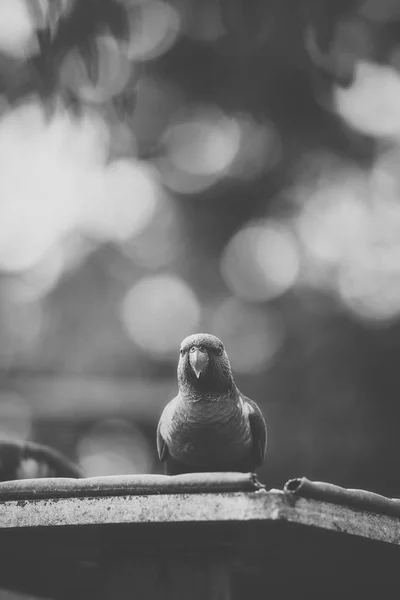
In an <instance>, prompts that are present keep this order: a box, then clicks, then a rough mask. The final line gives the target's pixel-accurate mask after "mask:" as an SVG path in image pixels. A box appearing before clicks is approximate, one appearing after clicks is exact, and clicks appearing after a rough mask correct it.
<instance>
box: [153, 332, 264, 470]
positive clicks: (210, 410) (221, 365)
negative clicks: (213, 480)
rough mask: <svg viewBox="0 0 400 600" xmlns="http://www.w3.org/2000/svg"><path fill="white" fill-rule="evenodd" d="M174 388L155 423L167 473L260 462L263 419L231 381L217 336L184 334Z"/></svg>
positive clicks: (253, 466)
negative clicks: (176, 383) (176, 382)
mask: <svg viewBox="0 0 400 600" xmlns="http://www.w3.org/2000/svg"><path fill="white" fill-rule="evenodd" d="M178 388H179V391H178V395H177V396H176V397H175V398H174V399H173V400H171V402H169V404H167V406H166V407H165V409H164V411H163V413H162V415H161V418H160V421H159V423H158V428H157V449H158V455H159V457H160V460H161V461H162V462H163V463H164V471H165V473H166V474H167V475H175V474H179V473H191V472H213V471H241V472H249V471H254V470H255V469H256V467H259V466H260V465H261V464H262V462H263V460H264V457H265V451H266V444H267V427H266V424H265V420H264V417H263V415H262V413H261V410H260V409H259V407H258V406H257V404H256V403H255V402H254V401H253V400H250V398H247V397H246V396H244V395H243V394H242V393H241V392H240V390H239V389H238V388H237V386H236V385H235V382H234V380H233V376H232V371H231V366H230V363H229V358H228V355H227V353H226V351H225V348H224V345H223V344H222V342H221V340H219V339H218V338H217V337H215V336H213V335H210V334H208V333H196V334H194V335H190V336H189V337H187V338H185V339H184V340H183V342H182V344H181V349H180V358H179V363H178Z"/></svg>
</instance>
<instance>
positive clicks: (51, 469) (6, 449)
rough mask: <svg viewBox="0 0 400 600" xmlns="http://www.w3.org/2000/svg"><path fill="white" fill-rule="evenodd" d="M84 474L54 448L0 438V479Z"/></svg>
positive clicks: (76, 476)
mask: <svg viewBox="0 0 400 600" xmlns="http://www.w3.org/2000/svg"><path fill="white" fill-rule="evenodd" d="M82 476H83V475H82V473H81V472H80V470H79V468H78V467H77V466H76V465H74V464H73V463H72V462H70V461H69V460H68V459H67V458H66V457H65V456H63V455H62V454H61V453H60V452H58V451H57V450H54V449H53V448H50V447H48V446H45V445H42V444H37V443H35V442H23V441H17V440H0V481H12V480H15V479H40V478H42V477H71V478H74V479H78V478H81V477H82Z"/></svg>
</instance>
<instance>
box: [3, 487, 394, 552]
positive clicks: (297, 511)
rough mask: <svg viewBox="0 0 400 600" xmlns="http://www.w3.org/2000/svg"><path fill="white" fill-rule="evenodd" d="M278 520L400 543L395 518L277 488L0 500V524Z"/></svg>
mask: <svg viewBox="0 0 400 600" xmlns="http://www.w3.org/2000/svg"><path fill="white" fill-rule="evenodd" d="M279 520H281V521H284V522H285V521H286V522H288V523H297V524H300V525H304V526H308V527H314V528H320V529H325V530H331V531H336V532H340V533H344V534H350V535H355V536H359V537H364V538H368V539H372V540H377V541H382V542H387V543H390V544H396V545H400V519H398V518H397V517H391V516H387V515H379V514H375V513H370V512H367V511H360V510H354V509H352V508H348V507H344V506H340V505H335V504H330V503H327V502H321V501H317V500H312V499H306V498H294V497H293V496H292V495H288V494H285V493H283V492H278V491H274V492H264V491H260V492H234V493H224V494H215V493H213V494H181V495H177V494H166V495H158V496H154V495H152V496H103V497H98V498H97V497H94V498H55V499H42V500H40V499H37V500H14V501H5V502H0V529H2V528H3V529H10V528H11V529H12V528H34V527H58V526H92V525H96V526H99V525H110V524H115V525H116V524H137V523H185V522H187V523H196V522H200V523H201V522H221V523H223V522H229V521H231V522H234V521H236V522H244V521H247V522H249V521H264V522H267V521H279Z"/></svg>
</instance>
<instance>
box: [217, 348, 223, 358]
mask: <svg viewBox="0 0 400 600" xmlns="http://www.w3.org/2000/svg"><path fill="white" fill-rule="evenodd" d="M223 351H224V347H223V346H219V347H218V348H217V354H218V356H221V354H222V353H223Z"/></svg>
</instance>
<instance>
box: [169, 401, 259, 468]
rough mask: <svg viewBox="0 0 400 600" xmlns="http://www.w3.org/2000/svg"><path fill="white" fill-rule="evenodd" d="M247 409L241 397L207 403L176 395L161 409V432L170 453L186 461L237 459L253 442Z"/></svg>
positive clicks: (221, 461)
mask: <svg viewBox="0 0 400 600" xmlns="http://www.w3.org/2000/svg"><path fill="white" fill-rule="evenodd" d="M249 410H251V407H248V406H247V403H245V402H243V399H242V398H241V397H240V396H239V397H238V398H237V399H235V401H233V400H232V399H231V398H230V399H226V400H225V399H224V398H221V399H219V400H217V401H216V400H214V401H210V402H206V403H204V402H192V403H188V402H183V401H179V398H175V399H174V400H172V402H170V403H169V404H168V405H167V406H166V408H165V410H164V414H163V417H162V426H161V435H162V437H163V438H164V440H165V441H166V443H167V445H168V449H169V452H170V454H171V456H172V457H173V458H175V459H176V460H180V461H182V462H185V463H191V464H204V463H205V462H208V461H209V460H210V459H212V460H214V461H217V462H218V463H224V462H226V461H228V460H229V461H232V460H240V459H242V458H243V457H245V456H246V454H248V452H250V449H251V445H252V438H251V430H250V423H249V419H248V415H249Z"/></svg>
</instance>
